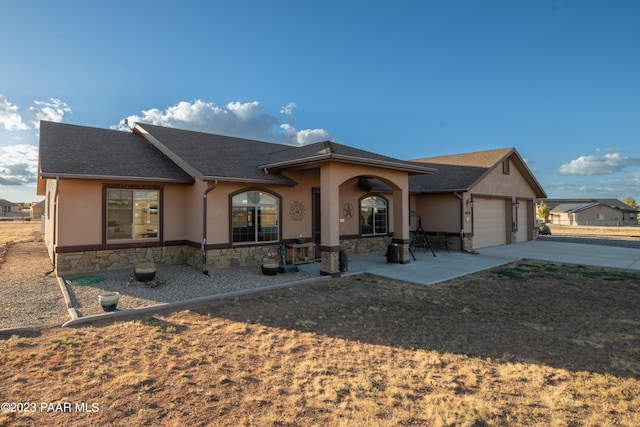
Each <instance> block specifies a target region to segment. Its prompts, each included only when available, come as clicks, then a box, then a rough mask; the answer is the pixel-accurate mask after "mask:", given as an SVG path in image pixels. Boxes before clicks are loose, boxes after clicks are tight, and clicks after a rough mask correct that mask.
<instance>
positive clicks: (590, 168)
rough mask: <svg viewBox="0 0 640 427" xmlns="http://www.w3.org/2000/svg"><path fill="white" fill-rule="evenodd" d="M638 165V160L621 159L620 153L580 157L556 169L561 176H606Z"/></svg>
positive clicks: (639, 160)
mask: <svg viewBox="0 0 640 427" xmlns="http://www.w3.org/2000/svg"><path fill="white" fill-rule="evenodd" d="M638 165H640V159H638V158H631V157H623V156H622V155H620V153H611V154H605V155H604V156H580V157H578V158H577V159H575V160H571V161H570V162H569V163H564V164H562V165H561V166H560V168H559V169H558V173H560V174H561V175H586V176H591V175H607V174H611V173H615V172H619V171H621V170H623V169H624V168H627V167H629V166H638Z"/></svg>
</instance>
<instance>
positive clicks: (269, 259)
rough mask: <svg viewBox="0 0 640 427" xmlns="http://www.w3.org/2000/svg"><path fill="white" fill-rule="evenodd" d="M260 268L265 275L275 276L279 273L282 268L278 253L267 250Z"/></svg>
mask: <svg viewBox="0 0 640 427" xmlns="http://www.w3.org/2000/svg"><path fill="white" fill-rule="evenodd" d="M260 268H261V269H262V274H264V275H265V276H275V275H276V274H278V269H279V268H280V259H279V257H278V253H277V252H267V254H266V255H265V256H264V258H262V265H261V266H260Z"/></svg>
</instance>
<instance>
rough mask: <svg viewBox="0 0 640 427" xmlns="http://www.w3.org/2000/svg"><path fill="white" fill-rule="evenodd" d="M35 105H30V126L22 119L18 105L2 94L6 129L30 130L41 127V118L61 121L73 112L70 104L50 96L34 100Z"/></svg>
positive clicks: (1, 117)
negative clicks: (41, 99) (42, 99)
mask: <svg viewBox="0 0 640 427" xmlns="http://www.w3.org/2000/svg"><path fill="white" fill-rule="evenodd" d="M33 103H34V104H35V106H32V107H29V114H30V116H31V118H30V120H29V122H30V123H31V127H29V126H28V125H27V124H26V123H25V122H23V121H22V116H21V115H20V114H19V113H18V107H17V106H16V105H13V104H11V103H10V102H9V101H8V100H7V98H6V97H5V96H4V95H2V94H0V123H2V124H3V125H4V128H5V129H6V130H10V131H15V130H28V129H39V128H40V120H49V121H52V122H61V121H62V119H63V118H64V115H65V114H67V113H70V112H71V108H69V106H68V105H67V104H66V103H64V102H62V101H60V100H59V99H55V98H49V99H48V100H47V101H33Z"/></svg>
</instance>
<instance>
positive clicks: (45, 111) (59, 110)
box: [29, 98, 71, 129]
mask: <svg viewBox="0 0 640 427" xmlns="http://www.w3.org/2000/svg"><path fill="white" fill-rule="evenodd" d="M33 103H34V104H35V105H36V106H35V107H29V113H31V123H32V124H33V127H34V128H36V129H39V128H40V120H48V121H50V122H61V121H62V119H63V118H64V115H65V114H67V113H71V108H69V106H68V105H67V104H66V103H65V102H62V101H60V100H59V99H56V98H49V100H48V101H33Z"/></svg>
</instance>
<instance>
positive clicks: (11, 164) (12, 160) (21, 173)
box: [0, 144, 38, 185]
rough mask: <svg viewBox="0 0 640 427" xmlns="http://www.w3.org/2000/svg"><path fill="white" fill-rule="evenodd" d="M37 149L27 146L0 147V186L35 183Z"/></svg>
mask: <svg viewBox="0 0 640 427" xmlns="http://www.w3.org/2000/svg"><path fill="white" fill-rule="evenodd" d="M37 171H38V148H37V147H35V146H33V145H29V144H18V145H11V146H8V147H0V175H2V179H0V185H20V184H29V183H33V182H36V180H37Z"/></svg>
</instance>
